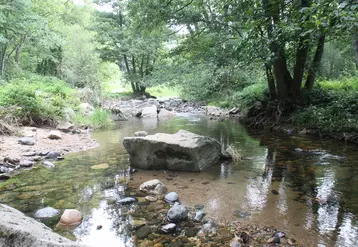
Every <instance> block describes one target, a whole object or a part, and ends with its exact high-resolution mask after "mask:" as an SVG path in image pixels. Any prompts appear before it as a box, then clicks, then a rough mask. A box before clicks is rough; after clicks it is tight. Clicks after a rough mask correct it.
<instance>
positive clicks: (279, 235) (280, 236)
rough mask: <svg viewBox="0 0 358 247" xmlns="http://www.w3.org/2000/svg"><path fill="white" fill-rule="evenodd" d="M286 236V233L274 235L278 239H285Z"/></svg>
mask: <svg viewBox="0 0 358 247" xmlns="http://www.w3.org/2000/svg"><path fill="white" fill-rule="evenodd" d="M285 235H286V234H285V233H284V232H277V233H275V234H274V237H277V238H283V237H284V236H285Z"/></svg>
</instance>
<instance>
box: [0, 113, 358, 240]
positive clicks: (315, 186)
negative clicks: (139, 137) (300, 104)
mask: <svg viewBox="0 0 358 247" xmlns="http://www.w3.org/2000/svg"><path fill="white" fill-rule="evenodd" d="M180 129H185V130H189V131H192V132H195V133H197V134H202V135H207V136H211V137H214V138H216V139H217V140H219V141H220V142H221V143H222V144H223V145H224V146H228V145H233V146H234V147H235V148H237V149H238V150H239V151H240V152H241V153H242V155H243V157H244V160H243V161H241V162H240V163H238V164H228V163H223V164H218V165H217V166H213V167H211V168H209V169H208V170H207V171H205V172H202V173H184V172H177V173H176V174H177V176H176V177H174V178H173V179H172V180H167V179H166V178H165V174H164V172H163V171H139V172H137V173H135V175H134V177H133V178H132V179H133V180H132V181H130V184H132V185H133V186H137V185H139V184H140V183H141V182H144V181H146V180H149V179H153V178H158V179H161V180H162V181H163V182H164V183H165V184H166V185H167V186H168V188H169V190H171V191H177V192H178V193H179V195H180V200H181V202H182V203H183V204H185V205H188V206H194V205H195V204H198V203H201V204H204V205H205V210H206V212H207V213H208V214H209V215H211V216H212V217H213V218H215V219H216V220H218V221H221V222H225V223H228V222H230V221H232V220H234V219H240V220H242V221H246V222H248V223H257V224H260V225H267V226H274V227H277V228H279V229H281V230H284V231H286V232H287V233H288V235H289V237H291V238H296V239H298V240H300V241H301V242H302V243H303V244H305V245H307V246H358V222H357V216H358V176H357V173H358V152H357V150H358V148H357V146H353V145H352V146H351V145H346V144H344V143H340V142H339V143H337V142H333V141H327V140H319V139H314V138H310V137H302V136H287V135H277V134H275V135H274V134H260V133H248V131H247V130H246V129H245V128H244V127H243V126H242V125H240V124H238V123H234V122H231V121H224V122H218V121H210V120H208V119H207V118H206V117H204V116H197V115H190V114H182V115H178V116H176V117H175V118H173V119H170V120H167V121H157V120H137V119H134V120H132V121H129V122H121V123H119V124H118V126H117V128H116V129H115V130H108V131H102V132H98V133H94V134H93V137H94V139H96V140H97V141H98V142H99V143H100V147H98V148H95V149H91V150H87V151H84V152H80V153H73V154H69V155H67V156H66V159H65V160H64V161H62V162H58V163H56V167H55V168H54V169H52V170H48V169H46V168H35V169H32V170H29V171H24V172H22V173H21V174H20V175H18V176H15V177H14V178H12V179H11V180H9V181H8V182H6V183H4V184H2V185H0V202H1V203H5V204H8V205H10V206H12V207H15V208H17V209H19V210H21V211H22V212H24V213H26V214H28V215H30V216H32V215H33V214H34V212H35V211H36V210H38V209H40V208H43V207H46V206H51V207H54V208H58V209H61V210H64V209H66V208H77V209H79V210H80V211H81V212H82V213H83V215H84V221H83V223H82V225H81V226H80V227H79V228H77V229H76V230H75V231H73V232H61V234H63V235H65V236H67V237H69V238H72V239H75V240H77V241H79V242H82V243H85V244H88V245H91V246H108V247H110V246H126V244H127V246H130V232H129V231H128V228H127V226H128V222H129V221H130V219H131V216H130V212H131V210H132V208H130V207H129V208H128V207H122V206H119V205H117V204H116V200H118V199H119V198H122V197H124V195H125V189H126V185H125V182H128V181H129V176H128V166H129V164H128V155H127V154H126V152H125V149H124V147H123V145H122V144H121V143H122V139H123V138H124V137H126V136H132V135H133V133H134V132H135V131H138V130H147V131H148V132H150V133H158V132H165V133H175V132H176V131H178V130H180ZM101 163H107V164H109V168H108V169H105V170H93V169H91V166H93V165H98V164H101ZM46 224H48V225H49V226H50V227H55V224H56V222H54V221H53V222H46ZM98 225H101V226H102V229H101V230H97V226H98Z"/></svg>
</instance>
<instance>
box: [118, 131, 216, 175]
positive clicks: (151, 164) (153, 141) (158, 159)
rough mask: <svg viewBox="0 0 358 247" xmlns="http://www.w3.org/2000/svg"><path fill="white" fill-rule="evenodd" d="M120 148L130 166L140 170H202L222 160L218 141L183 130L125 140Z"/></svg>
mask: <svg viewBox="0 0 358 247" xmlns="http://www.w3.org/2000/svg"><path fill="white" fill-rule="evenodd" d="M123 145H124V147H125V148H126V150H127V152H128V153H129V160H130V163H131V165H132V166H134V167H138V168H141V169H168V170H178V171H202V170H204V169H205V168H206V167H209V166H211V165H213V164H216V163H217V162H218V161H219V159H220V157H221V145H220V143H219V142H218V141H217V140H215V139H213V138H210V137H206V136H200V135H197V134H194V133H191V132H189V131H185V130H180V131H178V132H177V133H175V134H164V133H157V134H155V135H148V136H145V137H126V138H124V140H123Z"/></svg>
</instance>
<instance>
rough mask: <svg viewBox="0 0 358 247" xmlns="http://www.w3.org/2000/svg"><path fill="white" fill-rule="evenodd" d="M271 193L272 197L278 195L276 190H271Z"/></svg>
mask: <svg viewBox="0 0 358 247" xmlns="http://www.w3.org/2000/svg"><path fill="white" fill-rule="evenodd" d="M271 193H272V194H274V195H278V194H279V193H278V191H277V190H271Z"/></svg>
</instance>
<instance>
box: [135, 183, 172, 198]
mask: <svg viewBox="0 0 358 247" xmlns="http://www.w3.org/2000/svg"><path fill="white" fill-rule="evenodd" d="M139 190H140V191H143V192H145V193H148V194H154V195H162V194H165V193H166V192H167V191H168V189H167V187H166V186H165V185H164V184H163V183H162V181H160V180H158V179H153V180H149V181H147V182H144V183H142V184H141V185H140V186H139Z"/></svg>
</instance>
